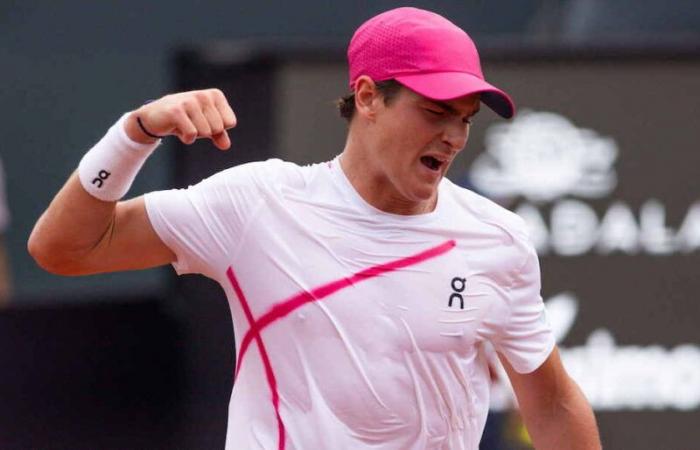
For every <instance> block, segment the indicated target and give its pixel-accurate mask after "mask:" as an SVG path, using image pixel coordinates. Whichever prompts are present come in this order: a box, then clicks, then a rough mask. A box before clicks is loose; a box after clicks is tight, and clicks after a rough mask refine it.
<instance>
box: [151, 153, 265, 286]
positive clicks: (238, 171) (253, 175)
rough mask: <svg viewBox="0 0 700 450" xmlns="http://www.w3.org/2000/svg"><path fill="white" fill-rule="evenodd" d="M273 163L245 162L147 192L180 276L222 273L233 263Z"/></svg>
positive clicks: (154, 222) (154, 220) (156, 223)
mask: <svg viewBox="0 0 700 450" xmlns="http://www.w3.org/2000/svg"><path fill="white" fill-rule="evenodd" d="M274 166H275V164H273V163H271V162H270V161H267V162H257V163H249V164H243V165H240V166H236V167H233V168H231V169H227V170H224V171H222V172H219V173H217V174H216V175H213V176H211V177H209V178H207V179H205V180H203V181H201V182H200V183H199V184H197V185H195V186H190V187H189V188H187V189H172V190H167V191H158V192H151V193H149V194H146V196H145V203H146V211H147V213H148V217H149V219H150V221H151V225H152V226H153V228H154V230H155V231H156V233H157V234H158V236H159V237H160V238H161V239H162V241H163V242H164V243H165V245H167V246H168V247H169V248H170V249H171V250H172V251H173V253H175V256H176V260H175V261H174V262H173V263H172V265H173V267H174V269H175V271H176V272H177V273H178V275H182V274H188V273H199V274H203V275H206V276H208V277H210V278H214V279H217V277H218V276H219V275H220V274H221V273H222V272H223V271H225V270H226V267H227V266H228V264H230V259H231V255H232V254H233V253H234V252H235V251H236V248H237V247H238V245H239V242H240V241H241V239H243V236H244V234H245V227H246V224H247V223H248V222H249V220H250V218H251V217H252V216H253V215H254V214H255V210H256V208H258V207H259V206H260V205H262V204H264V202H265V196H266V192H265V183H264V181H265V180H269V179H271V178H272V177H274V170H273V169H274Z"/></svg>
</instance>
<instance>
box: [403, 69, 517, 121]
mask: <svg viewBox="0 0 700 450" xmlns="http://www.w3.org/2000/svg"><path fill="white" fill-rule="evenodd" d="M394 79H395V80H396V81H398V82H399V83H401V84H403V85H404V86H406V87H407V88H409V89H411V90H412V91H415V92H417V93H419V94H420V95H422V96H424V97H427V98H430V99H433V100H453V99H455V98H459V97H464V96H465V95H472V94H480V95H481V101H482V102H484V104H486V106H488V107H489V108H491V109H492V110H493V111H494V112H495V113H496V114H498V115H499V116H501V117H504V118H506V119H510V118H511V117H513V115H514V114H515V104H514V103H513V100H512V99H511V98H510V96H509V95H508V94H506V93H505V92H503V91H502V90H500V89H498V88H497V87H495V86H493V85H491V84H489V83H487V82H486V81H484V80H482V79H481V78H479V77H477V76H475V75H472V74H470V73H464V72H435V73H421V74H412V75H401V76H397V77H394Z"/></svg>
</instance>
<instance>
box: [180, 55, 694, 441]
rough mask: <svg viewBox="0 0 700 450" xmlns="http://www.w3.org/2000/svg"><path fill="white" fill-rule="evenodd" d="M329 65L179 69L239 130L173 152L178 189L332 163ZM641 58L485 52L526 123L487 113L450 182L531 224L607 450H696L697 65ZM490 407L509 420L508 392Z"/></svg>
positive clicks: (190, 58) (211, 62) (340, 131)
mask: <svg viewBox="0 0 700 450" xmlns="http://www.w3.org/2000/svg"><path fill="white" fill-rule="evenodd" d="M338 48H339V47H338ZM338 48H334V49H319V50H317V51H310V50H308V49H305V48H304V46H299V47H298V48H294V46H291V45H288V44H287V45H285V46H279V45H270V46H261V47H255V48H247V47H240V46H233V45H232V46H229V45H219V46H209V47H207V48H206V50H199V49H194V50H188V51H183V52H181V53H180V56H179V57H178V60H177V73H176V78H177V80H178V81H177V84H178V87H179V88H180V89H191V88H199V87H205V86H207V87H210V86H217V87H219V88H221V89H222V90H224V92H225V93H226V94H227V95H228V96H229V98H230V99H231V101H232V104H233V107H234V109H235V110H236V111H237V115H238V119H239V125H238V127H237V128H236V129H235V130H234V131H233V133H232V141H233V145H234V149H233V150H232V151H231V152H229V153H219V152H213V151H211V150H209V149H206V148H202V151H198V150H191V149H188V150H187V151H178V152H174V153H173V154H174V155H176V156H174V157H176V158H178V161H177V164H176V167H177V168H178V179H179V183H180V184H181V185H185V184H190V183H194V182H197V181H199V180H200V179H201V178H202V177H204V176H207V175H208V174H210V173H212V172H214V171H216V170H220V169H222V168H225V167H228V166H230V165H233V164H238V163H241V162H245V161H250V160H256V159H265V158H269V157H279V158H283V159H287V160H291V161H295V162H297V163H310V162H318V161H324V160H328V159H331V158H332V157H333V156H334V155H336V154H338V153H340V152H341V151H342V148H343V145H344V138H345V132H346V130H345V127H346V125H345V123H344V122H343V121H342V119H340V117H339V116H338V115H337V113H336V112H335V111H334V105H333V102H334V100H335V99H336V98H338V97H340V96H341V95H343V94H344V93H346V92H347V89H348V88H347V75H346V69H345V62H344V55H343V52H342V50H338ZM641 50H643V49H641ZM641 50H640V49H637V50H636V51H634V52H633V53H631V52H624V51H617V52H616V53H612V52H609V51H608V52H607V53H606V52H593V51H578V52H573V51H570V50H563V49H559V50H552V49H518V50H517V51H509V50H503V49H500V50H498V49H496V50H492V51H484V57H485V58H484V62H483V66H484V71H485V73H486V76H487V78H488V79H489V80H490V81H492V82H493V83H495V84H496V85H498V86H501V87H503V88H504V89H506V90H507V91H508V92H509V93H510V94H511V95H512V96H513V98H514V99H515V101H516V104H517V105H518V108H519V114H518V115H517V116H516V118H515V119H513V120H511V121H503V120H500V119H498V118H497V117H496V116H495V115H494V114H493V113H491V112H490V111H489V110H488V109H487V108H482V112H481V113H480V114H479V116H478V117H477V118H476V120H475V121H474V125H473V127H472V132H471V136H470V140H469V143H468V144H467V147H466V149H465V151H464V152H463V155H462V156H460V158H459V159H458V160H457V161H456V162H455V164H454V166H453V168H452V169H451V172H450V178H451V179H453V180H454V181H456V182H458V183H460V184H462V185H464V186H467V187H469V188H470V189H473V190H475V191H477V192H479V193H481V194H483V195H485V196H487V197H489V198H491V199H493V200H494V201H496V202H498V203H500V204H502V205H504V206H506V207H508V208H510V209H512V210H514V211H515V212H516V213H518V214H519V215H520V216H522V217H523V218H524V219H525V220H526V222H527V223H528V225H529V227H530V231H531V237H532V240H533V241H534V244H535V246H536V247H537V250H538V252H539V255H540V260H541V266H542V280H543V287H542V295H543V297H544V299H545V301H546V302H547V308H548V316H549V321H550V322H551V324H552V327H553V328H554V330H555V333H556V335H557V339H558V341H559V343H560V346H561V349H562V355H563V358H564V360H565V364H566V366H567V368H568V370H569V371H570V373H571V374H572V375H573V377H574V378H575V379H576V380H577V381H578V382H579V384H580V385H581V387H582V388H583V390H584V391H585V393H586V395H587V397H588V398H589V400H590V401H591V403H592V405H593V407H594V409H595V410H596V413H597V415H598V418H599V422H600V426H601V432H602V436H603V442H604V445H605V446H606V447H608V448H635V449H639V450H643V449H649V450H658V449H660V448H691V447H694V446H695V445H697V444H696V442H695V441H696V440H697V439H696V438H697V437H698V432H697V424H698V423H700V333H699V332H698V322H700V301H699V299H698V291H700V269H699V268H700V148H698V142H700V127H699V126H698V117H699V116H700V100H699V99H698V96H697V92H698V91H699V90H700V52H697V51H689V52H679V51H676V52H674V51H664V50H660V49H656V50H655V51H653V52H652V51H649V52H646V51H641ZM196 145H202V146H206V144H196ZM493 403H494V404H493V407H494V409H495V410H504V409H507V408H510V407H512V405H513V402H512V398H511V396H510V392H509V389H508V388H507V387H506V386H505V383H500V382H499V383H497V384H496V385H495V386H494V392H493ZM693 436H695V438H693Z"/></svg>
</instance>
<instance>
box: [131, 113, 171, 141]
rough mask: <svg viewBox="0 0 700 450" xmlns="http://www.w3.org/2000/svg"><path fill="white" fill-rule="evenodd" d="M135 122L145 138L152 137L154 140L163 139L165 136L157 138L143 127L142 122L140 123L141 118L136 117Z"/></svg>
mask: <svg viewBox="0 0 700 450" xmlns="http://www.w3.org/2000/svg"><path fill="white" fill-rule="evenodd" d="M136 122H137V123H138V124H139V128H141V131H143V132H144V134H145V135H146V136H149V137H152V138H154V139H163V138H164V137H165V136H158V135H157V134H153V133H151V132H150V131H148V130H147V129H146V127H144V126H143V122H141V118H140V117H138V116H136Z"/></svg>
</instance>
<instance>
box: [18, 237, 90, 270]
mask: <svg viewBox="0 0 700 450" xmlns="http://www.w3.org/2000/svg"><path fill="white" fill-rule="evenodd" d="M27 251H28V252H29V254H30V255H31V257H32V258H33V259H34V261H35V262H36V264H37V265H38V266H39V267H41V268H42V269H43V270H45V271H47V272H49V273H52V274H54V275H64V276H71V275H81V273H80V271H79V270H78V268H77V267H76V265H75V264H74V263H72V262H71V259H70V258H68V257H66V252H65V251H63V250H61V248H60V247H59V246H58V245H56V243H54V242H52V241H51V239H49V238H48V237H46V236H44V235H43V234H42V233H41V232H39V231H37V229H36V228H35V229H34V230H33V231H32V234H31V235H30V236H29V240H28V241H27Z"/></svg>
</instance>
